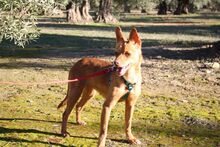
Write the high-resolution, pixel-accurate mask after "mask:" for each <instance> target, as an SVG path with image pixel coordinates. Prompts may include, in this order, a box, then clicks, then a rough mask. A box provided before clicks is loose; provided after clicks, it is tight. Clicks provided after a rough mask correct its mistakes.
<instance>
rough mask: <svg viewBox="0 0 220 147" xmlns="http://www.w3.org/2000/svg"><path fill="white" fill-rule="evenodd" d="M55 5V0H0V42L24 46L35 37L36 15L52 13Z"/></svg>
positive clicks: (37, 31) (55, 7)
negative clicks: (8, 41) (7, 41)
mask: <svg viewBox="0 0 220 147" xmlns="http://www.w3.org/2000/svg"><path fill="white" fill-rule="evenodd" d="M57 6H58V5H57V4H56V2H55V0H0V42H2V40H10V41H13V42H14V44H16V45H18V46H22V47H24V46H25V45H26V44H27V43H29V42H30V41H32V40H35V39H37V38H38V37H39V33H40V32H39V29H37V26H36V15H39V14H52V13H54V12H55V11H56V9H57Z"/></svg>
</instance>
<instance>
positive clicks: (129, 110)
mask: <svg viewBox="0 0 220 147" xmlns="http://www.w3.org/2000/svg"><path fill="white" fill-rule="evenodd" d="M136 100H137V98H136V97H129V98H128V99H127V100H126V102H125V134H126V137H127V139H128V141H129V143H131V144H141V142H140V141H139V140H138V139H136V138H135V137H134V136H133V135H132V133H131V123H132V117H133V112H134V105H135V103H136Z"/></svg>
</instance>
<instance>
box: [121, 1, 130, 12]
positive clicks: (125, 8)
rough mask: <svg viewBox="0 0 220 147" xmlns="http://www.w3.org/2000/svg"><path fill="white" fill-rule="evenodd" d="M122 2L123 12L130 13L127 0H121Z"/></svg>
mask: <svg viewBox="0 0 220 147" xmlns="http://www.w3.org/2000/svg"><path fill="white" fill-rule="evenodd" d="M123 3H124V13H131V6H129V5H128V1H127V0H123Z"/></svg>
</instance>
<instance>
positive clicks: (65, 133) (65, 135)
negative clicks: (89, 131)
mask: <svg viewBox="0 0 220 147" xmlns="http://www.w3.org/2000/svg"><path fill="white" fill-rule="evenodd" d="M61 135H62V136H63V137H67V136H70V133H69V132H67V131H62V132H61Z"/></svg>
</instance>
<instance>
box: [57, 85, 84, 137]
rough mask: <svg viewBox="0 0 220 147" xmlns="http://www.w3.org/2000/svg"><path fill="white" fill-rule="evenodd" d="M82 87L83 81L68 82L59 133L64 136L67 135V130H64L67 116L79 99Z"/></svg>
mask: <svg viewBox="0 0 220 147" xmlns="http://www.w3.org/2000/svg"><path fill="white" fill-rule="evenodd" d="M83 88H84V83H83V82H79V83H70V85H69V89H68V94H67V96H68V98H67V106H66V109H65V111H64V112H63V118H62V128H61V134H62V135H63V136H64V137H66V136H67V135H68V132H67V131H66V128H67V121H68V117H69V115H70V113H71V111H72V110H73V108H74V106H75V104H76V103H77V101H78V100H79V98H80V96H81V94H82V91H83Z"/></svg>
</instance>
